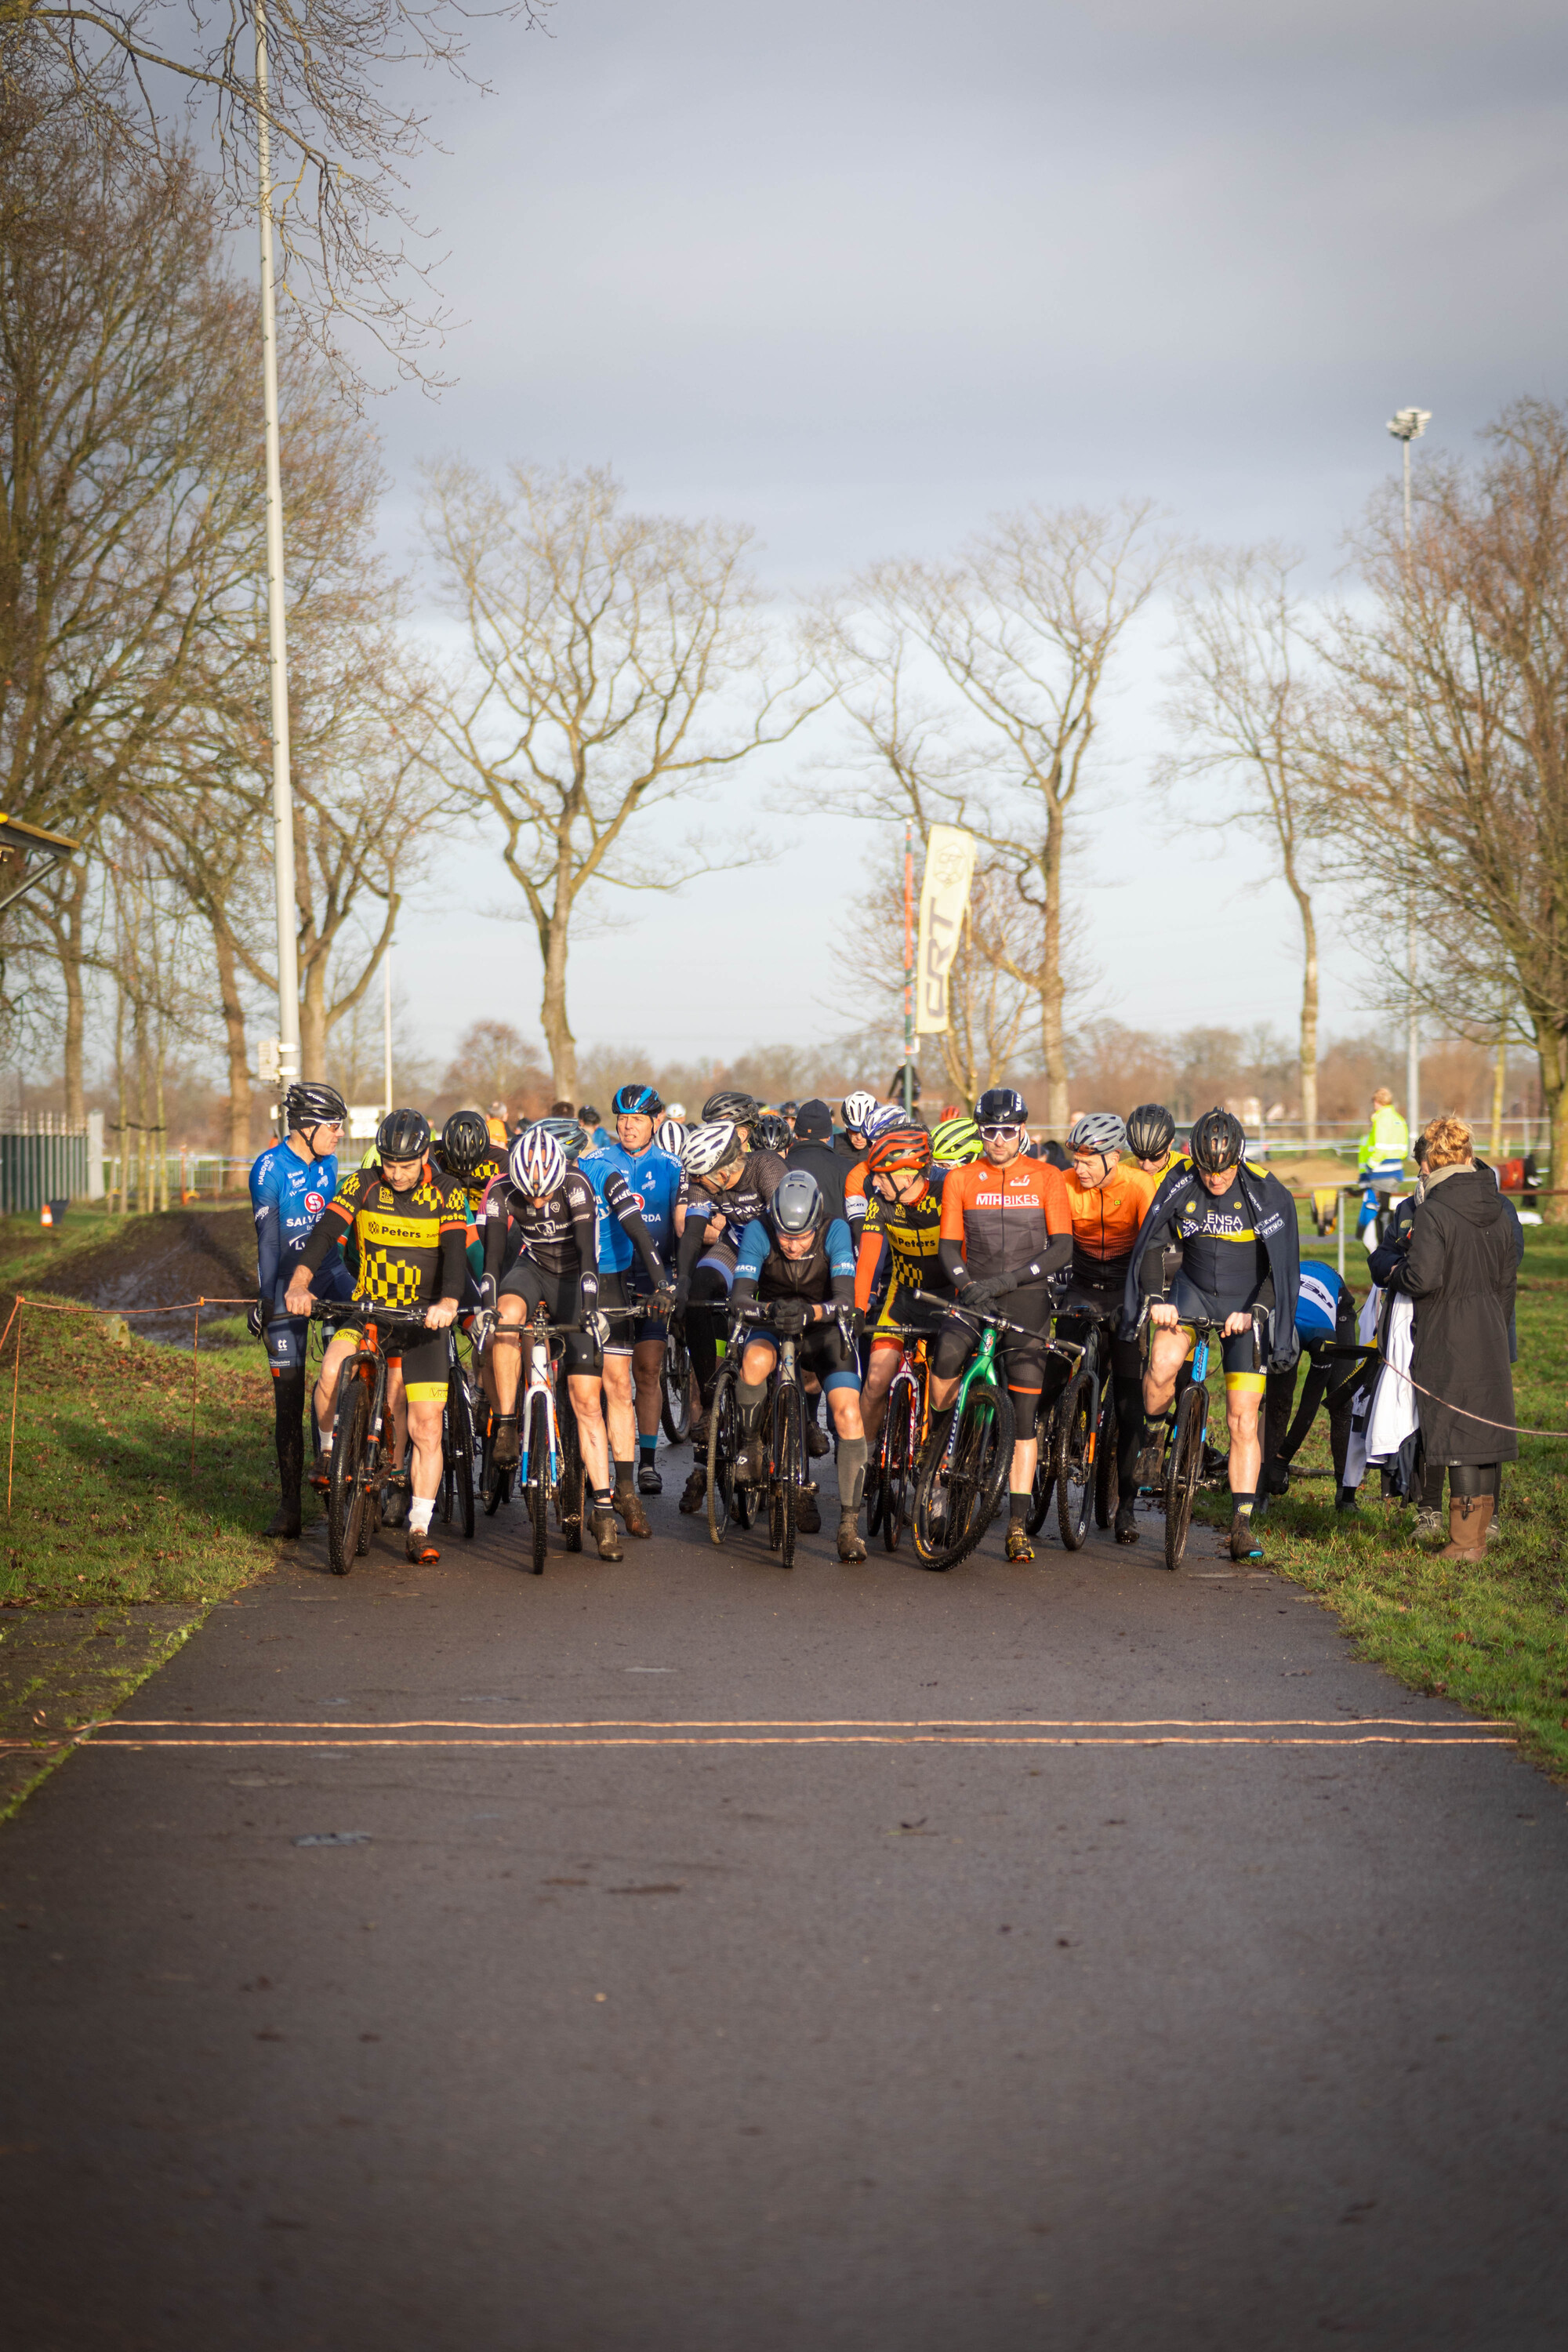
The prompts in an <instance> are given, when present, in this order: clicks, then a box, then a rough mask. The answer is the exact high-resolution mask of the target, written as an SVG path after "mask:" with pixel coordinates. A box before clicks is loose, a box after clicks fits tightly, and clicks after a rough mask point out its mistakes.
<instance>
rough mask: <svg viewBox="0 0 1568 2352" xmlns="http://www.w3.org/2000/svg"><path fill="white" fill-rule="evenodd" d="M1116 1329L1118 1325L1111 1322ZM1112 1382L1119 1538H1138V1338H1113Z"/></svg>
mask: <svg viewBox="0 0 1568 2352" xmlns="http://www.w3.org/2000/svg"><path fill="white" fill-rule="evenodd" d="M1108 1329H1110V1330H1111V1331H1114V1329H1115V1327H1114V1325H1111V1326H1108ZM1110 1384H1111V1391H1112V1393H1113V1394H1114V1396H1115V1399H1116V1486H1117V1496H1116V1540H1117V1542H1118V1543H1122V1544H1131V1543H1136V1542H1137V1540H1138V1516H1137V1515H1138V1455H1139V1453H1140V1451H1141V1450H1142V1443H1143V1365H1142V1354H1141V1351H1140V1349H1139V1345H1138V1342H1137V1340H1136V1339H1118V1338H1114V1337H1113V1338H1112V1339H1111V1341H1110Z"/></svg>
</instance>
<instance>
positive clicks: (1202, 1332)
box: [1138, 1299, 1263, 1570]
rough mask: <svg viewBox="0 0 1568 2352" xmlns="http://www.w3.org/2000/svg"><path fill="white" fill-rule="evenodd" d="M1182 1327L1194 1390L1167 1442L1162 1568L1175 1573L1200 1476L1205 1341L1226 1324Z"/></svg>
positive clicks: (1202, 1319)
mask: <svg viewBox="0 0 1568 2352" xmlns="http://www.w3.org/2000/svg"><path fill="white" fill-rule="evenodd" d="M1151 1305H1152V1301H1151V1300H1149V1299H1145V1300H1144V1302H1143V1305H1142V1308H1141V1309H1140V1311H1139V1316H1138V1323H1139V1328H1140V1329H1142V1325H1143V1323H1144V1322H1145V1321H1146V1320H1147V1318H1148V1314H1149V1309H1150V1307H1151ZM1259 1319H1260V1318H1259V1312H1258V1309H1256V1308H1255V1309H1254V1310H1253V1316H1252V1368H1253V1370H1254V1371H1261V1370H1262V1369H1263V1350H1262V1347H1261V1345H1260V1343H1259V1338H1258V1323H1259ZM1183 1328H1184V1329H1186V1330H1189V1331H1191V1333H1192V1334H1193V1353H1192V1368H1193V1379H1192V1386H1191V1387H1190V1388H1189V1389H1187V1390H1186V1391H1185V1392H1184V1394H1183V1395H1182V1396H1181V1397H1180V1398H1178V1400H1177V1402H1176V1414H1175V1422H1174V1425H1173V1430H1172V1433H1171V1435H1170V1437H1169V1439H1168V1440H1167V1442H1166V1447H1165V1468H1164V1482H1163V1483H1164V1489H1165V1566H1166V1567H1167V1568H1168V1569H1171V1570H1176V1569H1179V1568H1180V1567H1181V1565H1182V1561H1183V1559H1184V1557H1185V1555H1186V1549H1187V1530H1188V1528H1190V1527H1191V1525H1192V1517H1193V1497H1194V1496H1195V1495H1196V1493H1197V1490H1198V1487H1199V1486H1200V1485H1201V1483H1202V1481H1203V1477H1204V1432H1205V1428H1206V1427H1207V1424H1208V1413H1209V1392H1208V1370H1209V1341H1210V1339H1211V1338H1212V1337H1213V1336H1215V1334H1219V1335H1220V1336H1222V1337H1223V1335H1224V1330H1225V1324H1224V1321H1223V1320H1221V1321H1218V1322H1215V1321H1214V1320H1212V1319H1211V1318H1209V1317H1207V1316H1204V1315H1199V1316H1194V1317H1193V1318H1191V1319H1190V1320H1187V1319H1186V1318H1184V1324H1183Z"/></svg>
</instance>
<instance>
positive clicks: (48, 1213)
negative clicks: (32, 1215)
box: [43, 1201, 55, 1225]
mask: <svg viewBox="0 0 1568 2352" xmlns="http://www.w3.org/2000/svg"><path fill="white" fill-rule="evenodd" d="M43 1222H44V1223H45V1224H46V1225H52V1224H53V1223H54V1222H55V1213H54V1211H53V1210H52V1209H51V1208H50V1206H49V1204H48V1202H47V1201H46V1202H44V1216H43Z"/></svg>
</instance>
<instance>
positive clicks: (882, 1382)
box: [860, 1339, 903, 1449]
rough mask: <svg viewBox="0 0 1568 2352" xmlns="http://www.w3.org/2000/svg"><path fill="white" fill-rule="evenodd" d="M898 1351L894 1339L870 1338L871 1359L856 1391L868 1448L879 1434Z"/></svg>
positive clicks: (885, 1416) (897, 1359)
mask: <svg viewBox="0 0 1568 2352" xmlns="http://www.w3.org/2000/svg"><path fill="white" fill-rule="evenodd" d="M902 1352H903V1351H902V1349H901V1348H900V1344H899V1342H898V1340H897V1339H873V1340H872V1342H871V1360H870V1362H869V1363H868V1365H867V1367H866V1384H865V1386H864V1387H863V1388H862V1390H861V1391H860V1412H861V1417H862V1419H863V1421H864V1423H865V1425H866V1444H867V1447H868V1449H869V1448H870V1447H871V1446H873V1445H875V1444H876V1443H877V1441H878V1439H879V1437H880V1436H881V1434H882V1423H883V1422H884V1421H885V1419H886V1418H887V1412H888V1391H889V1389H890V1388H891V1386H892V1384H893V1374H894V1373H895V1372H896V1371H897V1370H898V1369H899V1363H900V1358H901V1355H902Z"/></svg>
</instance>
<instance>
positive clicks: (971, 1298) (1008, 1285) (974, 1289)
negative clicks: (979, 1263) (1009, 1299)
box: [958, 1274, 1016, 1307]
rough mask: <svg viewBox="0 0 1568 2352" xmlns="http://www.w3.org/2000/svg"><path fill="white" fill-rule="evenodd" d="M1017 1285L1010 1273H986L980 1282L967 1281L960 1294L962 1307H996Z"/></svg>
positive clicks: (959, 1299) (959, 1301)
mask: <svg viewBox="0 0 1568 2352" xmlns="http://www.w3.org/2000/svg"><path fill="white" fill-rule="evenodd" d="M1015 1287H1016V1285H1015V1283H1014V1280H1013V1277H1012V1276H1011V1275H1010V1274H984V1275H982V1276H981V1277H980V1279H979V1281H978V1282H969V1283H965V1285H964V1286H963V1289H962V1290H961V1291H960V1292H959V1294H958V1303H959V1305H960V1306H961V1307H994V1305H995V1304H996V1301H997V1300H998V1299H999V1298H1005V1297H1006V1296H1007V1293H1008V1292H1009V1291H1010V1290H1012V1289H1014V1288H1015Z"/></svg>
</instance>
